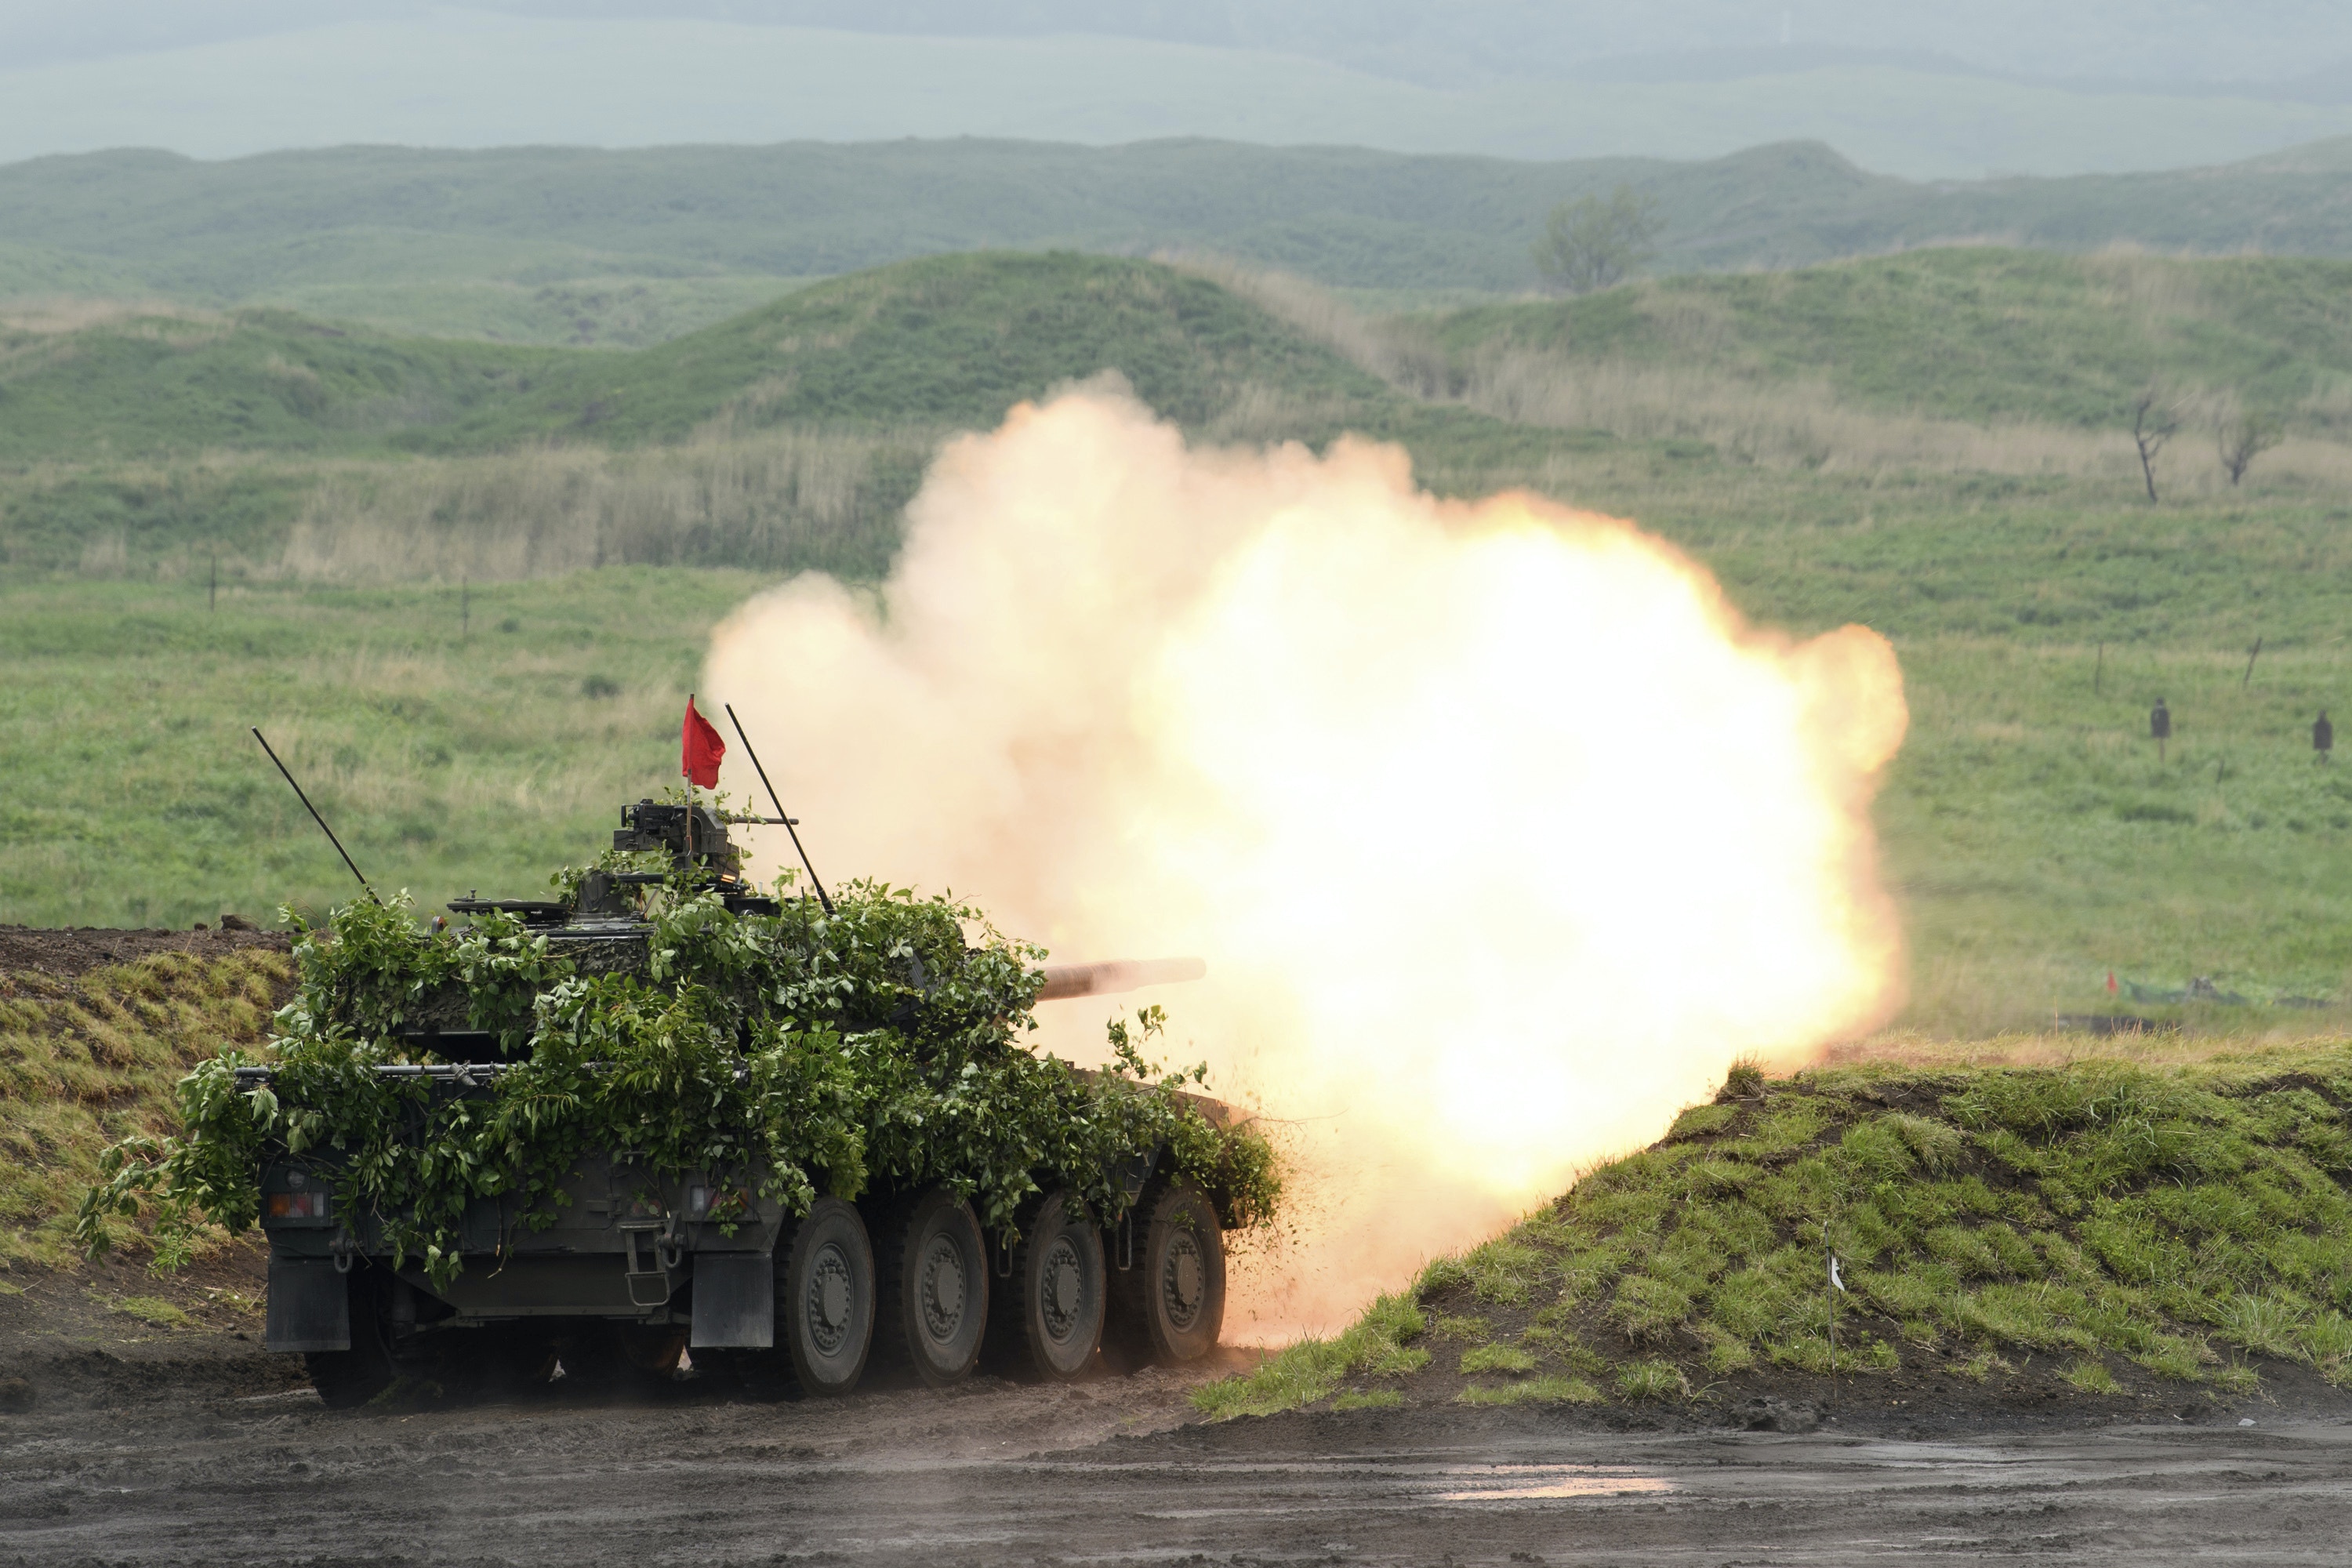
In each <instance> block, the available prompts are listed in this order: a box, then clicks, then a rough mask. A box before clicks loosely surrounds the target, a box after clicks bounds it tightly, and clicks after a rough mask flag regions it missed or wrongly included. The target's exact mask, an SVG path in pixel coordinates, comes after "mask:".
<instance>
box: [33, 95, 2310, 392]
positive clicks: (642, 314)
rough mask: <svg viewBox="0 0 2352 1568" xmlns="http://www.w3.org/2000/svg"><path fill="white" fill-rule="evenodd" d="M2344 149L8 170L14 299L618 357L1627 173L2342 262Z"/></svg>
mask: <svg viewBox="0 0 2352 1568" xmlns="http://www.w3.org/2000/svg"><path fill="white" fill-rule="evenodd" d="M2347 147H2352V143H2347V142H2340V141H2339V142H2324V143H2315V144H2314V145H2312V146H2310V147H2307V148H2302V149H2297V150H2295V151H2294V152H2292V153H2282V154H2276V155H2273V156H2270V157H2266V158H2263V159H2258V160H2254V161H2252V162H2249V163H2242V164H2235V165H2231V166H2228V167H2224V168H2217V169H2205V170H2189V171H2181V172H2175V173H2167V174H2123V175H2093V176H2082V177H2076V178H2067V179H2023V178H2019V179H2003V180H1993V181H1977V182H1938V183H1935V184H1920V183H1915V182H1910V181H1905V180H1900V179H1895V178H1893V177H1889V176H1885V175H1876V174H1865V173H1864V172H1863V171H1862V170H1860V169H1858V168H1856V167H1855V166H1854V165H1853V163H1849V162H1847V161H1846V160H1845V159H1843V158H1842V157H1840V156H1839V155H1838V154H1837V153H1833V152H1832V151H1831V150H1830V149H1829V148H1828V147H1826V146H1824V145H1822V144H1821V143H1819V142H1787V143H1781V144H1779V145H1774V146H1767V147H1759V148H1755V149H1752V150H1750V151H1748V152H1743V153H1735V154H1732V155H1730V156H1728V157H1724V158H1717V159H1713V160H1707V161H1701V162H1689V163H1673V162H1667V161H1664V160H1659V159H1639V158H1607V159H1593V160H1584V161H1579V162H1570V163H1522V162H1513V161H1507V160H1503V159H1496V158H1475V157H1438V156H1409V155H1404V154H1397V153H1377V152H1371V151H1369V150H1365V149H1360V148H1346V147H1287V148H1273V147H1253V146H1245V145H1241V144H1238V143H1233V142H1209V141H1200V140H1183V141H1164V142H1139V143H1135V144H1132V145H1129V146H1123V147H1081V146H1072V145H1067V144H1055V143H1049V142H1006V141H987V140H978V139H967V140H959V141H954V142H922V141H904V142H879V143H864V144H853V145H841V144H831V143H820V142H795V143H786V144H783V145H779V146H772V147H672V148H657V149H651V150H645V151H628V152H599V151H594V150H589V149H580V148H508V149H499V150H495V151H488V152H478V153H463V152H437V151H424V150H415V149H403V148H391V147H351V148H338V149H334V150H331V151H324V152H307V153H269V154H267V155H263V156H259V157H252V158H242V159H236V160H233V161H229V162H224V163H198V162H194V161H192V160H189V159H185V158H180V157H176V156H173V155H171V154H168V153H152V152H115V153H89V154H81V155H76V156H70V157H53V158H41V159H34V160H31V161H29V162H25V163H14V164H9V165H6V166H5V167H0V214H5V216H6V223H5V231H6V234H7V240H6V242H5V245H0V300H9V299H18V300H24V299H35V298H40V297H44V296H47V295H52V294H57V293H61V292H62V293H72V294H83V295H87V294H93V293H96V294H105V295H108V296H111V297H115V298H121V297H125V296H132V297H146V296H152V297H155V298H160V299H165V300H175V301H179V302H181V303H184V304H192V305H200V306H205V307H224V306H236V305H250V304H269V305H278V306H282V307H285V308H289V309H293V310H300V311H303V312H306V313H309V314H313V315H320V316H325V317H329V318H331V319H334V320H339V321H360V322H369V323H373V324H375V325H378V326H381V327H384V328H388V329H391V330H394V331H406V332H417V331H429V332H438V333H460V334H465V335H472V336H480V337H488V338H492V339H498V340H502V341H509V342H548V343H555V342H569V343H600V344H608V345H621V346H628V345H642V344H644V343H646V342H656V341H659V340H660V339H662V338H665V337H669V336H676V335H678V334H680V333H682V332H685V331H691V330H693V329H694V328H696V327H698V326H701V325H705V324H708V323H709V322H711V321H717V320H719V319H721V318H723V317H725V316H727V315H729V314H731V313H732V312H734V311H735V310H741V309H743V308H746V307H748V306H749V305H751V304H752V303H754V302H755V300H757V299H759V298H762V297H765V296H766V295H767V294H771V293H772V292H773V291H775V289H776V288H777V287H778V285H780V284H788V283H791V282H796V281H798V280H802V279H807V278H810V277H814V276H819V275H830V274H838V273H843V272H849V271H854V270H857V269H860V268H871V267H876V266H879V265H883V264H885V263H888V262H891V261H897V260H902V259H906V258H911V257H917V256H923V255H930V254H935V253H940V252H948V251H959V250H970V249H976V248H1007V249H1024V250H1039V249H1050V248H1055V247H1062V248H1070V249H1078V250H1086V251H1091V252H1097V253H1121V254H1129V255H1134V254H1142V253H1148V252H1151V251H1155V250H1159V249H1162V248H1175V249H1192V250H1206V251H1213V252H1217V253H1221V254H1224V255H1229V256H1233V257H1236V258H1241V259H1243V260H1245V261H1248V262H1250V263H1252V264H1255V265H1258V266H1263V267H1273V268H1281V269H1284V270H1286V271H1291V272H1296V273H1298V274H1299V275H1301V276H1303V277H1307V278H1310V279H1316V280H1318V281H1319V282H1322V283H1324V284H1327V285H1331V286H1337V287H1344V288H1352V289H1372V290H1381V291H1386V292H1390V293H1393V292H1396V291H1415V292H1419V293H1423V294H1431V293H1438V294H1442V293H1444V292H1445V291H1449V290H1452V291H1463V290H1468V291H1475V292H1487V293H1510V292H1515V291H1518V290H1522V289H1528V288H1531V287H1533V286H1534V285H1535V284H1536V282H1537V278H1536V274H1535V271H1534V268H1533V264H1532V262H1531V260H1530V258H1529V247H1530V245H1531V244H1532V242H1533V241H1534V239H1535V238H1536V237H1537V235H1538V232H1539V231H1540V228H1541V226H1542V223H1543V218H1544V215H1545V214H1546V213H1547V212H1548V211H1549V209H1550V207H1551V206H1552V205H1554V204H1556V203H1558V202H1559V201H1561V200H1564V199H1567V198H1570V197H1573V196H1576V195H1582V194H1584V193H1587V192H1591V191H1606V190H1608V189H1610V188H1611V187H1612V186H1614V185H1615V184H1618V183H1619V182H1621V181H1624V182H1631V183H1633V184H1636V185H1639V186H1640V187H1642V188H1643V189H1644V190H1646V191H1649V192H1650V193H1652V194H1653V195H1655V196H1656V197H1657V199H1658V202H1659V204H1660V210H1661V212H1662V214H1663V216H1664V217H1665V219H1666V223H1667V226H1666V231H1665V235H1664V240H1663V249H1662V253H1661V256H1660V258H1659V259H1658V263H1657V265H1658V268H1659V269H1660V270H1662V271H1664V272H1668V273H1673V272H1681V271H1689V270H1697V269H1718V270H1719V269H1732V268H1751V267H1759V266H1761V267H1793V266H1802V265H1806V264H1810V263H1813V262H1818V261H1822V260H1825V259H1829V258H1834V257H1840V256H1848V255H1853V254H1857V253H1866V252H1872V251H1878V250H1885V249H1889V248H1893V247H1906V246H1916V245H1920V244H1925V243H1932V242H1937V241H1948V240H1951V239H1955V238H1964V237H1991V238H1999V239H2001V240H2003V241H2004V242H2006V243H2011V244H2017V245H2026V246H2034V247H2053V248H2058V249H2066V250H2080V249H2092V248H2096V247H2101V246H2105V245H2109V244H2113V243H2115V242H2117V241H2130V242H2134V243H2137V244H2141V245H2145V246H2148V247H2156V248H2158V249H2164V250H2176V249H2189V250H2202V251H2210V252H2220V253H2235V252H2238V251H2241V250H2243V249H2245V248H2247V247H2255V248H2258V249H2261V250H2263V251H2266V252H2270V253H2273V254H2288V255H2314V256H2337V257H2342V256H2352V185H2347V182H2346V181H2345V180H2344V178H2343V177H2342V172H2343V167H2344V165H2345V164H2346V163H2347V160H2352V152H2347Z"/></svg>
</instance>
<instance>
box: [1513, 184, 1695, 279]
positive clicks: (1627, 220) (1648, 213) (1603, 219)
mask: <svg viewBox="0 0 2352 1568" xmlns="http://www.w3.org/2000/svg"><path fill="white" fill-rule="evenodd" d="M1664 229H1665V220H1664V219H1663V218H1661V217H1660V216H1658V201H1657V198H1656V197H1655V196H1653V195H1649V194H1647V193H1646V192H1643V191H1637V190H1635V189H1634V188H1633V186H1631V185H1619V186H1618V187H1617V188H1616V189H1615V190H1613V191H1612V192H1610V193H1609V195H1608V196H1607V197H1606V198H1605V199H1604V198H1603V197H1601V196H1590V195H1588V196H1579V197H1577V198H1576V200H1574V201H1572V202H1562V203H1560V204H1559V205H1558V206H1556V207H1554V208H1552V209H1551V216H1550V218H1549V220H1548V221H1547V222H1546V223H1545V225H1544V237H1543V238H1542V239H1540V240H1538V241H1537V242H1536V268H1537V269H1538V271H1540V272H1541V273H1542V274H1543V276H1544V281H1545V282H1546V283H1548V284H1549V285H1550V286H1551V287H1553V288H1554V289H1559V290H1561V291H1562V292H1564V293H1569V294H1586V293H1590V292H1591V291H1592V290H1593V289H1606V288H1608V287H1609V286H1610V285H1611V284H1612V283H1615V282H1617V281H1619V280H1620V279H1623V278H1624V276H1625V275H1626V274H1627V273H1629V272H1631V271H1633V269H1634V268H1637V267H1639V266H1641V265H1642V263H1643V262H1644V261H1647V260H1649V259H1650V258H1651V257H1653V256H1654V255H1656V254H1657V249H1656V242H1657V238H1658V236H1659V235H1660V234H1661V233H1662V232H1664Z"/></svg>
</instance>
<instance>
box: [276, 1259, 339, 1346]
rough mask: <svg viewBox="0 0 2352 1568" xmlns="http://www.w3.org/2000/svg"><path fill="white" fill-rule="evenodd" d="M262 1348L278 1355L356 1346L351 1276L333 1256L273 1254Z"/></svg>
mask: <svg viewBox="0 0 2352 1568" xmlns="http://www.w3.org/2000/svg"><path fill="white" fill-rule="evenodd" d="M262 1345H263V1348H265V1349H267V1350H273V1351H347V1350H349V1349H351V1348H352V1292H351V1277H350V1276H349V1275H346V1274H342V1273H339V1272H338V1271H337V1270H336V1268H335V1262H334V1259H333V1258H280V1257H278V1255H277V1254H276V1253H274V1252H273V1253H271V1254H270V1255H269V1310H268V1316H267V1318H266V1319H265V1320H264V1322H263V1328H262Z"/></svg>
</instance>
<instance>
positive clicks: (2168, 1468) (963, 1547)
mask: <svg viewBox="0 0 2352 1568" xmlns="http://www.w3.org/2000/svg"><path fill="white" fill-rule="evenodd" d="M208 1365H209V1371H208V1372H207V1373H206V1376H205V1379H203V1380H202V1381H200V1382H194V1383H181V1384H176V1385H175V1384H174V1383H173V1380H172V1379H170V1378H169V1377H166V1376H163V1375H161V1374H162V1373H163V1370H164V1369H162V1368H148V1369H143V1370H142V1369H134V1368H132V1367H131V1366H129V1365H128V1364H124V1363H114V1364H110V1363H107V1362H105V1361H103V1360H97V1361H91V1362H89V1363H87V1364H82V1365H80V1366H79V1371H78V1373H77V1374H76V1377H75V1378H74V1379H72V1380H70V1381H67V1380H63V1379H62V1374H63V1373H64V1372H66V1371H67V1370H68V1369H67V1368H65V1367H63V1366H58V1367H57V1368H56V1369H55V1370H56V1371H57V1373H58V1374H59V1376H58V1377H53V1378H52V1379H51V1380H50V1382H49V1384H47V1386H49V1387H50V1388H52V1389H55V1390H57V1391H58V1392H57V1393H56V1394H54V1395H46V1396H44V1397H43V1398H42V1400H41V1401H40V1403H39V1404H37V1405H36V1407H35V1408H34V1409H33V1410H32V1411H31V1412H29V1413H21V1414H15V1415H0V1563H41V1564H49V1563H141V1564H145V1563H308V1564H326V1563H630V1564H633V1565H638V1564H656V1563H697V1564H707V1563H769V1562H793V1563H1037V1562H1049V1561H1050V1562H1059V1563H1112V1562H1117V1563H1158V1562H1188V1561H1192V1562H1197V1561H1207V1562H1213V1563H1228V1562H1238V1563H1307V1562H1313V1563H1413V1564H1420V1563H1525V1562H1549V1563H1660V1564H1664V1563H1674V1564H1699V1563H1704V1564H1708V1565H1710V1568H1712V1565H1715V1564H1719V1563H1791V1564H1797V1563H1802V1564H1809V1565H1830V1564H1843V1563H1878V1562H1884V1561H1887V1560H1890V1559H1897V1558H1906V1557H1913V1556H1917V1555H1922V1554H1926V1555H1941V1556H1943V1557H1946V1558H1948V1557H1951V1556H1954V1555H1958V1556H1959V1557H1962V1558H1970V1557H2002V1558H2006V1557H2011V1556H2017V1555H2043V1556H2054V1557H2060V1558H2063V1559H2065V1560H2067V1561H2070V1562H2090V1563H2101V1562H2115V1563H2126V1562H2128V1563H2168V1562H2181V1561H2186V1560H2188V1559H2190V1558H2193V1557H2199V1556H2207V1555H2211V1556H2216V1557H2221V1558H2226V1559H2227V1560H2229V1561H2231V1562H2238V1563H2245V1562H2263V1563H2339V1562H2341V1561H2343V1560H2344V1556H2345V1553H2346V1550H2347V1548H2346V1544H2345V1543H2346V1542H2347V1539H2352V1422H2345V1421H2341V1420H2314V1419H2294V1418H2282V1417H2281V1416H2280V1415H2279V1413H2278V1412H2277V1411H2276V1410H2274V1409H2273V1408H2271V1407H2269V1406H2264V1405H2252V1406H2249V1407H2248V1409H2247V1410H2246V1411H2245V1412H2243V1413H2241V1412H2239V1411H2236V1410H2234V1409H2228V1408H2221V1407H2214V1408H2212V1409H2210V1410H2209V1411H2206V1412H2202V1413H2200V1420H2199V1421H2197V1422H2188V1421H2182V1420H2179V1419H2178V1418H2175V1417H2171V1416H2167V1417H2165V1418H2164V1419H2163V1420H2162V1422H2161V1424H2159V1425H2154V1426H2150V1425H2139V1426H2106V1427H2098V1428H2092V1429H2084V1428H2079V1427H2078V1428H2074V1429H2067V1428H2064V1427H2054V1428H2053V1426H2049V1425H2046V1424H2045V1425H2043V1426H2040V1427H2037V1428H2032V1429H2023V1430H2012V1431H2010V1432H2007V1433H2000V1432H1994V1433H1987V1434H1983V1435H1979V1436H1973V1437H1969V1438H1964V1439H1958V1440H1955V1439H1950V1438H1948V1437H1945V1438H1938V1439H1937V1440H1933V1441H1919V1440H1905V1439H1903V1438H1900V1437H1896V1436H1867V1435H1849V1434H1842V1433H1840V1432H1838V1431H1836V1430H1833V1429H1824V1430H1823V1431H1822V1432H1820V1433H1815V1434H1810V1435H1802V1436H1786V1435H1780V1434H1773V1433H1749V1432H1728V1431H1648V1432H1643V1431H1629V1432H1612V1431H1606V1430H1599V1429H1596V1428H1595V1426H1594V1424H1593V1420H1592V1418H1591V1417H1577V1416H1572V1415H1560V1414H1549V1413H1526V1412H1512V1411H1492V1412H1489V1411H1470V1410H1461V1411H1431V1410H1419V1411H1413V1410H1404V1411H1356V1412H1350V1413H1349V1414H1347V1415H1322V1416H1304V1417H1277V1418H1275V1419H1272V1420H1263V1421H1242V1422H1234V1423H1231V1424H1228V1425H1225V1426H1202V1425H1199V1424H1197V1423H1196V1422H1194V1421H1193V1419H1192V1413H1191V1409H1190V1406H1189V1405H1188V1404H1187V1403H1186V1401H1185V1399H1184V1392H1185V1384H1184V1380H1182V1379H1180V1378H1176V1377H1173V1376H1170V1375H1167V1374H1161V1373H1151V1374H1146V1375H1144V1376H1142V1377H1139V1378H1135V1379H1114V1380H1103V1381H1099V1382H1096V1383H1092V1384H1085V1385H1081V1386H1078V1387H1076V1388H1069V1389H1045V1388H1036V1387H1015V1386H1013V1385H1009V1384H1002V1383H997V1382H994V1381H992V1380H982V1381H979V1382H976V1383H974V1384H969V1385H967V1386H966V1387H965V1388H964V1389H963V1390H962V1391H961V1392H958V1393H956V1394H947V1395H940V1394H928V1393H923V1392H919V1391H912V1390H907V1391H884V1392H879V1393H873V1394H860V1395H858V1396H856V1397H854V1398H852V1399H849V1400H847V1401H845V1402H842V1403H839V1404H833V1405H819V1404H806V1405H757V1404H748V1403H743V1402H740V1401H738V1400H730V1399H727V1398H723V1397H720V1396H719V1395H718V1394H713V1393H707V1392H703V1391H701V1390H698V1388H697V1387H696V1386H695V1385H693V1384H684V1385H681V1386H679V1387H677V1389H675V1390H674V1391H667V1392H663V1393H660V1394H656V1395H654V1396H652V1397H650V1398H647V1399H644V1400H641V1401H640V1402H637V1403H614V1402H611V1401H607V1400H601V1399H596V1398H591V1397H588V1396H587V1395H585V1394H578V1395H572V1394H567V1393H566V1392H565V1390H564V1388H563V1385H562V1384H556V1385H555V1386H554V1387H553V1388H551V1389H548V1390H545V1391H540V1392H534V1393H531V1394H528V1395H525V1396H522V1397H520V1398H511V1399H506V1400H496V1401H486V1402H481V1403H474V1404H467V1403H464V1402H459V1403H457V1404H455V1405H446V1406H443V1407H436V1408H413V1409H405V1410H404V1409H398V1408H394V1409H389V1410H383V1409H371V1410H367V1411H362V1412H356V1413H348V1414H338V1413H333V1412H329V1411H327V1410H325V1409H323V1408H321V1407H320V1405H319V1404H318V1403H317V1400H316V1398H315V1396H313V1395H311V1394H309V1393H308V1392H307V1391H293V1392H286V1391H283V1389H282V1383H281V1384H280V1391H278V1392H264V1393H259V1394H252V1393H239V1392H236V1388H237V1387H238V1380H237V1379H236V1377H234V1376H232V1375H229V1374H231V1373H234V1372H235V1371H236V1365H235V1363H226V1364H224V1363H217V1362H215V1363H208ZM254 1367H255V1371H256V1372H257V1373H259V1374H262V1375H263V1376H264V1380H265V1382H266V1380H267V1373H266V1369H265V1368H264V1367H263V1365H262V1363H260V1360H259V1358H257V1357H256V1358H254ZM243 1386H245V1387H252V1386H254V1384H251V1383H246V1384H244V1385H243ZM1852 1414H1853V1416H1854V1418H1857V1419H1859V1418H1860V1417H1861V1415H1862V1413H1860V1412H1855V1413H1852ZM2242 1416H2243V1417H2244V1418H2250V1419H2252V1420H2254V1421H2256V1422H2257V1423H2259V1424H2258V1425H2256V1426H2238V1425H2237V1422H2238V1420H2239V1419H2241V1418H2242ZM1616 1419H1623V1417H1622V1416H1620V1417H1616Z"/></svg>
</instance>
